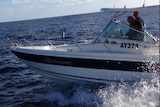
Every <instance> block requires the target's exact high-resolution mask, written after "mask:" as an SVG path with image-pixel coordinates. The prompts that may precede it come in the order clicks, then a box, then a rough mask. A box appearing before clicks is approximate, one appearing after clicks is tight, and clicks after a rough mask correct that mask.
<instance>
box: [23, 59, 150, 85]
mask: <svg viewBox="0 0 160 107" xmlns="http://www.w3.org/2000/svg"><path fill="white" fill-rule="evenodd" d="M23 61H24V62H25V63H26V64H27V65H28V66H29V67H31V68H32V69H34V70H35V71H37V73H39V74H41V75H42V76H46V77H48V78H53V79H55V78H60V79H64V80H74V81H78V80H81V81H82V80H83V81H90V82H100V83H105V82H106V81H109V80H112V81H123V80H125V81H135V80H140V79H141V78H149V77H151V73H143V72H130V71H117V70H103V69H91V68H80V67H68V66H60V65H51V64H43V63H37V62H31V61H26V60H23Z"/></svg>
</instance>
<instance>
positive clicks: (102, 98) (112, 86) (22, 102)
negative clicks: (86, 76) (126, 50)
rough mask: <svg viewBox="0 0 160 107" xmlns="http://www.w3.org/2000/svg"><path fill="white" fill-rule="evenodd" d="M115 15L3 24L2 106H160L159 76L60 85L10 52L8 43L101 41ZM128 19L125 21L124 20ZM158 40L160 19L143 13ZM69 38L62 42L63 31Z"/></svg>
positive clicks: (0, 50)
mask: <svg viewBox="0 0 160 107" xmlns="http://www.w3.org/2000/svg"><path fill="white" fill-rule="evenodd" d="M112 15H113V13H109V12H106V13H102V12H99V13H90V14H81V15H72V16H63V17H53V18H45V19H37V20H28V21H19V22H8V23H0V107H158V106H159V96H160V93H159V88H160V85H159V77H158V78H157V77H153V79H152V80H142V81H140V82H137V83H123V84H122V83H115V82H108V83H106V85H100V84H93V83H92V84H86V83H85V84H83V83H71V82H68V83H65V82H64V81H63V82H60V83H57V82H55V81H53V80H48V79H46V78H43V77H41V76H40V75H38V74H36V73H35V72H34V71H32V70H31V69H30V68H28V67H27V66H26V65H25V64H24V63H23V62H21V61H20V60H19V59H18V58H17V57H16V56H15V55H13V54H12V53H11V51H10V49H9V48H10V46H11V43H10V42H9V41H8V40H7V37H9V38H10V40H12V41H14V42H18V43H22V44H24V45H46V44H48V42H51V43H54V44H60V43H75V42H78V41H79V40H83V39H92V38H95V37H96V36H98V35H99V34H100V33H99V32H100V31H101V30H103V28H104V27H105V26H106V24H107V23H108V22H109V20H110V18H111V16H112ZM128 15H132V13H128V14H127V15H125V16H123V17H121V19H122V20H124V21H126V19H127V16H128ZM141 17H142V18H143V19H144V21H145V22H146V24H147V30H148V31H149V32H151V33H152V34H153V35H155V36H156V37H159V25H160V22H159V20H160V19H159V14H141ZM63 31H65V32H66V36H67V37H69V38H65V39H63V38H61V35H62V32H63Z"/></svg>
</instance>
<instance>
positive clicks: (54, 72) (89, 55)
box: [11, 9, 160, 83]
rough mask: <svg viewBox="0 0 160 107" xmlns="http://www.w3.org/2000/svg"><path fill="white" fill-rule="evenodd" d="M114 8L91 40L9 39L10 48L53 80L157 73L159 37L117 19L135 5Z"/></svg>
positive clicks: (126, 77) (107, 78) (132, 77)
mask: <svg viewBox="0 0 160 107" xmlns="http://www.w3.org/2000/svg"><path fill="white" fill-rule="evenodd" d="M107 11H108V10H107ZM115 11H117V12H116V13H115V15H114V16H113V17H112V18H111V20H110V21H109V23H108V24H107V25H106V27H105V28H104V30H103V31H102V32H101V33H100V35H99V36H98V37H97V38H95V39H93V40H92V41H89V42H82V43H75V44H59V45H54V44H50V45H46V46H22V45H16V44H14V43H13V44H14V46H12V47H11V51H12V52H13V53H14V54H15V55H16V56H17V57H18V58H20V59H21V60H22V61H23V62H24V63H25V64H26V65H28V67H30V68H31V69H33V70H34V71H36V72H37V73H38V74H41V75H42V76H44V77H47V78H51V79H56V80H57V79H58V80H67V81H82V82H83V81H85V82H98V83H105V82H106V81H137V80H141V79H142V78H144V79H146V78H147V79H148V78H150V77H151V76H152V75H153V74H157V73H158V74H159V66H160V62H159V57H160V53H159V50H160V45H159V41H158V40H157V39H156V38H155V37H154V36H153V35H152V34H150V33H149V32H147V31H146V30H145V31H144V32H142V31H139V30H136V29H134V28H131V27H130V26H129V25H128V24H126V23H124V22H121V21H120V20H118V19H117V17H118V16H119V15H121V14H122V13H126V12H128V11H129V12H133V11H135V9H132V10H131V9H129V10H127V9H122V10H121V9H119V10H115ZM138 11H140V10H138ZM130 31H132V32H134V33H132V36H134V38H132V39H131V38H130V37H129V36H130V35H127V34H128V32H130Z"/></svg>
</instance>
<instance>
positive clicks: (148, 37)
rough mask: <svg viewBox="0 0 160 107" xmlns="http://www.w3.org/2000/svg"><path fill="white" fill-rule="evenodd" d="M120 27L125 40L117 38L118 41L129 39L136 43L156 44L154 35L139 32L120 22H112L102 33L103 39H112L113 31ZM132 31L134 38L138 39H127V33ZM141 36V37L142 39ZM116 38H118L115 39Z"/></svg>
mask: <svg viewBox="0 0 160 107" xmlns="http://www.w3.org/2000/svg"><path fill="white" fill-rule="evenodd" d="M117 26H118V27H119V28H121V29H119V30H120V31H121V32H122V31H123V32H122V33H123V36H124V37H123V38H117V39H128V40H136V41H143V42H149V43H156V42H157V41H156V39H155V38H154V36H153V35H151V34H149V33H148V32H147V31H146V30H145V31H144V32H142V31H140V30H137V29H135V28H132V27H130V26H129V25H128V24H126V23H123V22H120V21H119V20H115V19H113V20H111V21H110V22H109V23H108V24H107V26H106V27H105V28H104V29H103V31H102V33H101V34H102V37H104V38H105V39H108V38H110V35H111V34H112V33H113V31H114V30H115V29H116V27H117ZM124 28H125V29H124ZM124 30H128V31H124ZM129 31H132V32H133V33H134V35H132V36H136V35H137V37H138V38H132V39H131V38H129V37H128V38H127V35H126V33H127V32H129ZM140 36H141V37H140ZM115 38H116V37H115Z"/></svg>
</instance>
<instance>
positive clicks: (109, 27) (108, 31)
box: [103, 22, 116, 38]
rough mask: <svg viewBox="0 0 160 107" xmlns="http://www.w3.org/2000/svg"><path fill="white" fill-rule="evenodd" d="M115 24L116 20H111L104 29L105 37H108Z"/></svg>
mask: <svg viewBox="0 0 160 107" xmlns="http://www.w3.org/2000/svg"><path fill="white" fill-rule="evenodd" d="M115 26H116V23H115V22H111V23H110V24H108V25H107V26H106V27H105V29H104V31H103V37H104V38H106V37H107V36H108V34H109V33H110V32H111V31H112V29H113V28H114V27H115Z"/></svg>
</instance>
